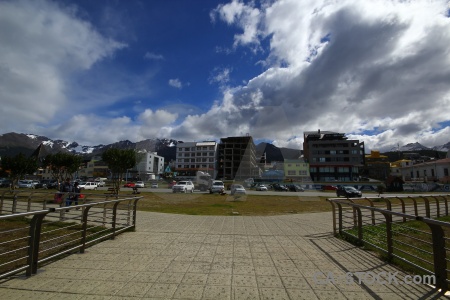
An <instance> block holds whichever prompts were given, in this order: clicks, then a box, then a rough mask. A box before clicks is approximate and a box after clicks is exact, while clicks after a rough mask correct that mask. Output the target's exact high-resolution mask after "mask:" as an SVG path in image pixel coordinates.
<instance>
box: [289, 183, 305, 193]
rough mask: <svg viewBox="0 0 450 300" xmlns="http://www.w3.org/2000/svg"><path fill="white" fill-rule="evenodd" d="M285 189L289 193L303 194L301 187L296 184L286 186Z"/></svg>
mask: <svg viewBox="0 0 450 300" xmlns="http://www.w3.org/2000/svg"><path fill="white" fill-rule="evenodd" d="M286 187H287V188H288V189H289V191H291V192H304V191H305V189H304V188H302V187H301V186H299V185H298V184H288V185H286Z"/></svg>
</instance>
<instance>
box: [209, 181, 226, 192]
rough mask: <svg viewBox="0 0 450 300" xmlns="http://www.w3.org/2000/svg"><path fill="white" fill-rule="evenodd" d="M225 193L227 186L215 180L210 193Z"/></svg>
mask: <svg viewBox="0 0 450 300" xmlns="http://www.w3.org/2000/svg"><path fill="white" fill-rule="evenodd" d="M223 192H225V185H224V184H223V182H222V181H220V180H214V181H213V182H212V184H211V187H210V188H209V193H210V194H213V193H223Z"/></svg>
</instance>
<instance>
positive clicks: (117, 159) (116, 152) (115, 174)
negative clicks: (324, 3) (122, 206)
mask: <svg viewBox="0 0 450 300" xmlns="http://www.w3.org/2000/svg"><path fill="white" fill-rule="evenodd" d="M102 160H103V161H104V162H105V163H106V164H107V165H108V168H109V170H110V171H111V175H112V176H111V177H112V181H113V187H114V189H115V190H116V191H117V193H118V192H119V191H120V186H121V184H122V178H123V175H124V174H125V173H126V172H127V170H128V169H131V168H133V167H134V166H136V163H137V160H138V154H137V153H136V151H135V150H134V149H117V148H110V149H108V150H106V151H105V152H103V154H102Z"/></svg>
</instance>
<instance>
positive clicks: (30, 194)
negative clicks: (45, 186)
mask: <svg viewBox="0 0 450 300" xmlns="http://www.w3.org/2000/svg"><path fill="white" fill-rule="evenodd" d="M56 195H60V196H61V200H62V201H61V202H60V203H57V202H56V198H55V197H56ZM69 195H78V196H79V197H78V203H81V204H85V203H89V202H101V201H107V200H111V199H117V198H118V197H119V195H118V194H114V193H107V192H105V193H80V194H73V193H60V192H58V191H56V190H55V191H51V192H49V191H35V190H31V191H30V190H5V191H3V192H2V193H1V194H0V215H3V214H15V213H22V212H30V211H37V210H45V209H48V208H55V207H64V206H66V201H65V199H66V198H67V197H68V196H69Z"/></svg>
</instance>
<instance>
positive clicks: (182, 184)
mask: <svg viewBox="0 0 450 300" xmlns="http://www.w3.org/2000/svg"><path fill="white" fill-rule="evenodd" d="M172 192H173V193H177V192H180V193H187V192H190V193H193V192H194V184H193V183H192V181H179V182H177V183H176V184H175V185H174V186H172Z"/></svg>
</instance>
